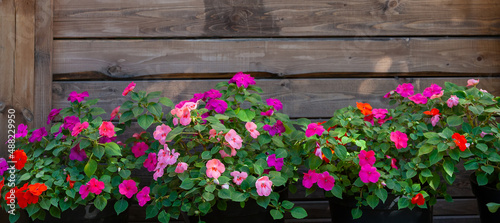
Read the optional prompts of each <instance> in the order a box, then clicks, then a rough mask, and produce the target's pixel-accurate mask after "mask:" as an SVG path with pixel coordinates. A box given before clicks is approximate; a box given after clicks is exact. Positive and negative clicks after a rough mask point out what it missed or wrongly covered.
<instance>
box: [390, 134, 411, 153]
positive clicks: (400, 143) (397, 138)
mask: <svg viewBox="0 0 500 223" xmlns="http://www.w3.org/2000/svg"><path fill="white" fill-rule="evenodd" d="M390 138H391V141H393V142H394V143H395V145H396V149H401V148H406V146H407V145H408V144H407V143H408V136H407V135H406V133H403V132H400V131H395V132H391V137H390Z"/></svg>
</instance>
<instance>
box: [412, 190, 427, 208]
mask: <svg viewBox="0 0 500 223" xmlns="http://www.w3.org/2000/svg"><path fill="white" fill-rule="evenodd" d="M411 203H412V204H417V205H424V204H425V198H424V195H422V194H421V193H418V194H417V195H415V196H414V197H413V198H412V199H411Z"/></svg>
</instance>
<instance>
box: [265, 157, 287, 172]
mask: <svg viewBox="0 0 500 223" xmlns="http://www.w3.org/2000/svg"><path fill="white" fill-rule="evenodd" d="M283 163H284V158H276V154H271V155H269V156H268V157H267V165H268V166H269V167H274V168H275V169H276V171H281V168H283Z"/></svg>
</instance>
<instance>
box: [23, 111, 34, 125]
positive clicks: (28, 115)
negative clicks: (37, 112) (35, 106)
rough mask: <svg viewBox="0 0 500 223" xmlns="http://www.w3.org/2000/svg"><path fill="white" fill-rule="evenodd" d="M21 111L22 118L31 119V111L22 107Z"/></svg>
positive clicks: (29, 120) (30, 120)
mask: <svg viewBox="0 0 500 223" xmlns="http://www.w3.org/2000/svg"><path fill="white" fill-rule="evenodd" d="M22 113H23V117H24V120H26V121H28V122H32V121H33V113H32V112H31V111H30V110H29V109H27V108H24V109H23V111H22Z"/></svg>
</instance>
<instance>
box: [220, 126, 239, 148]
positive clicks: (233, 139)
mask: <svg viewBox="0 0 500 223" xmlns="http://www.w3.org/2000/svg"><path fill="white" fill-rule="evenodd" d="M224 138H225V139H226V141H227V142H228V143H229V145H230V146H231V147H232V148H235V149H240V148H241V146H242V143H243V139H241V137H240V136H239V135H238V133H236V131H234V129H231V130H229V132H227V133H226V135H225V136H224Z"/></svg>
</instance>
